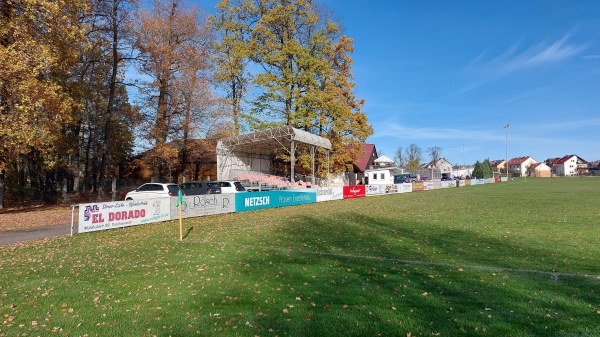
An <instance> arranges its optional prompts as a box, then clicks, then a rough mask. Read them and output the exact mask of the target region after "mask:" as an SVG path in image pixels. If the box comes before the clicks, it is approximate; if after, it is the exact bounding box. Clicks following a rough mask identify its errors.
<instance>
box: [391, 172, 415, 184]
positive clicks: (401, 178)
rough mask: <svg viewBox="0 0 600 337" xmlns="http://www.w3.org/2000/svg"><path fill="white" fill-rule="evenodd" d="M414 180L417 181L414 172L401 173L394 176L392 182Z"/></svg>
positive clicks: (398, 182)
mask: <svg viewBox="0 0 600 337" xmlns="http://www.w3.org/2000/svg"><path fill="white" fill-rule="evenodd" d="M415 181H419V176H418V175H417V174H416V173H402V174H396V175H395V176H394V184H402V183H414V182H415Z"/></svg>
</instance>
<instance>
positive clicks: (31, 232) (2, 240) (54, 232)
mask: <svg viewBox="0 0 600 337" xmlns="http://www.w3.org/2000/svg"><path fill="white" fill-rule="evenodd" d="M69 234H71V224H67V225H56V226H46V227H37V228H30V229H23V230H16V231H8V232H0V247H1V246H6V245H10V244H13V243H17V242H23V241H30V240H39V239H45V238H49V237H54V236H61V235H69Z"/></svg>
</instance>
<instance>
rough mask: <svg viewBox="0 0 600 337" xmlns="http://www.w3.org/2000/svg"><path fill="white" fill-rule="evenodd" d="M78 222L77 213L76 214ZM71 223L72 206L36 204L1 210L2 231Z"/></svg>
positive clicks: (0, 227)
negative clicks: (34, 205)
mask: <svg viewBox="0 0 600 337" xmlns="http://www.w3.org/2000/svg"><path fill="white" fill-rule="evenodd" d="M75 223H77V214H75ZM65 224H71V207H70V206H36V207H27V208H5V209H1V210H0V232H6V231H16V230H26V229H33V228H40V227H48V226H55V225H65Z"/></svg>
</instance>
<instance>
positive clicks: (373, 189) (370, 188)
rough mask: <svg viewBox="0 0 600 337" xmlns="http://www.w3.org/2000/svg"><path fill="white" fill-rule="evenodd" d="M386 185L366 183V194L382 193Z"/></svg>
mask: <svg viewBox="0 0 600 337" xmlns="http://www.w3.org/2000/svg"><path fill="white" fill-rule="evenodd" d="M385 187H386V185H382V184H375V185H366V187H365V193H366V194H367V195H371V194H384V193H385Z"/></svg>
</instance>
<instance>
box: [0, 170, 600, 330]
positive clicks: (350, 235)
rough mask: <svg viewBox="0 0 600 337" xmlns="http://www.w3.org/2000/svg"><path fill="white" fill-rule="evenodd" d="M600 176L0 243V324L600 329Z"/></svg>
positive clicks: (5, 326) (122, 327)
mask: <svg viewBox="0 0 600 337" xmlns="http://www.w3.org/2000/svg"><path fill="white" fill-rule="evenodd" d="M599 219H600V178H579V179H527V181H523V180H515V181H510V182H507V183H501V184H488V185H480V186H468V187H464V188H452V189H445V190H435V191H427V192H417V193H408V194H396V195H389V196H380V197H369V198H366V199H360V200H358V199H357V200H341V201H332V202H326V203H319V204H311V205H305V206H296V207H288V208H280V209H271V210H264V211H256V212H248V213H236V214H229V215H221V216H211V217H204V218H196V219H187V220H184V226H185V227H184V228H185V229H187V231H186V232H187V235H186V237H185V239H184V241H183V242H180V241H179V225H178V223H177V222H168V223H159V224H152V225H145V226H137V227H133V228H127V229H118V230H110V231H105V232H94V233H88V234H79V235H76V236H74V237H63V238H56V239H51V240H47V241H45V242H39V243H31V244H22V245H13V246H8V247H3V248H0V336H1V337H4V336H191V335H203V336H214V335H224V336H379V335H381V336H485V335H487V336H600V245H599V244H600V220H599Z"/></svg>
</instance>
